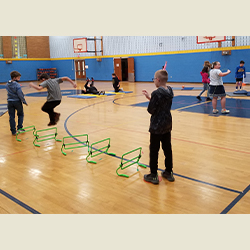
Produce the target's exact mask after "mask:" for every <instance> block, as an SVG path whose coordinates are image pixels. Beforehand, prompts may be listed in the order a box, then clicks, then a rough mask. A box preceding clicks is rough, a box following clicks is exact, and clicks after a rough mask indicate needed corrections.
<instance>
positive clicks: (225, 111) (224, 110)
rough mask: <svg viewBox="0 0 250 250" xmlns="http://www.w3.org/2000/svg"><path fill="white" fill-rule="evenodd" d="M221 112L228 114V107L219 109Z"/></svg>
mask: <svg viewBox="0 0 250 250" xmlns="http://www.w3.org/2000/svg"><path fill="white" fill-rule="evenodd" d="M221 113H222V114H229V113H230V110H228V109H222V110H221Z"/></svg>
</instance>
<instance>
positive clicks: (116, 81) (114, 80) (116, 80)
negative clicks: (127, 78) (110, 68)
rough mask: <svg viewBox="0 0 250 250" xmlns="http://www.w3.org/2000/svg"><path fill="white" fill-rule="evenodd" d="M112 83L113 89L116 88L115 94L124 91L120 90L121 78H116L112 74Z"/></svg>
mask: <svg viewBox="0 0 250 250" xmlns="http://www.w3.org/2000/svg"><path fill="white" fill-rule="evenodd" d="M112 83H113V87H114V90H115V92H119V91H122V90H123V89H122V88H120V87H121V86H120V80H119V78H118V77H117V76H116V74H115V73H113V74H112Z"/></svg>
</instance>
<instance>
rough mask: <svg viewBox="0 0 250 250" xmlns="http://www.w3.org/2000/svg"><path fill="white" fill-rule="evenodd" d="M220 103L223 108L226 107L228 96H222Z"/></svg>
mask: <svg viewBox="0 0 250 250" xmlns="http://www.w3.org/2000/svg"><path fill="white" fill-rule="evenodd" d="M220 103H221V108H222V109H226V97H225V96H222V97H221V100H220Z"/></svg>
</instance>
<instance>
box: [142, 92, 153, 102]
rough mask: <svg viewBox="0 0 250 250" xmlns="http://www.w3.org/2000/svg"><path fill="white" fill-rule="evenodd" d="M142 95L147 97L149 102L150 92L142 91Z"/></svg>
mask: <svg viewBox="0 0 250 250" xmlns="http://www.w3.org/2000/svg"><path fill="white" fill-rule="evenodd" d="M142 94H143V95H145V96H146V98H147V99H148V100H150V99H151V97H150V95H149V93H148V91H147V90H146V89H143V90H142Z"/></svg>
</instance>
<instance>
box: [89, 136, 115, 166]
mask: <svg viewBox="0 0 250 250" xmlns="http://www.w3.org/2000/svg"><path fill="white" fill-rule="evenodd" d="M104 141H108V142H109V143H108V145H107V146H104V147H102V148H99V149H95V150H93V146H94V145H96V144H99V143H102V142H104ZM109 148H110V138H106V139H103V140H101V141H98V142H94V143H92V144H91V146H90V150H89V154H88V156H87V157H86V161H87V162H89V163H94V164H96V161H89V160H88V158H89V157H90V156H91V157H92V158H93V157H95V156H97V155H100V154H103V153H106V154H108V155H114V156H115V155H116V154H114V153H109V152H108V150H109ZM104 149H105V151H102V150H104ZM96 152H98V153H96ZM94 153H96V154H94Z"/></svg>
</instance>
